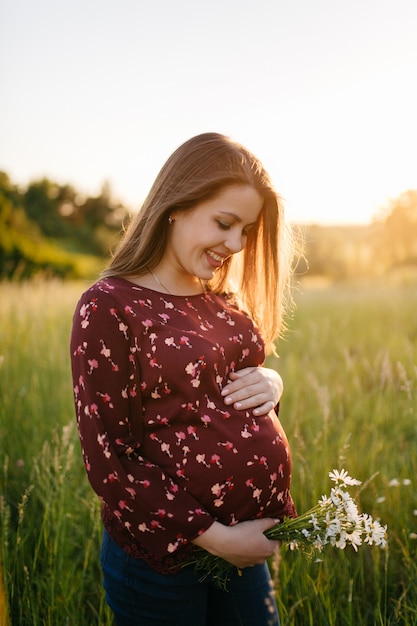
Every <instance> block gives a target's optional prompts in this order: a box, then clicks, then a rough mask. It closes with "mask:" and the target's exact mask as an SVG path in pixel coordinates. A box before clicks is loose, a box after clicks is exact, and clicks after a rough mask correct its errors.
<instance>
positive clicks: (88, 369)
mask: <svg viewBox="0 0 417 626" xmlns="http://www.w3.org/2000/svg"><path fill="white" fill-rule="evenodd" d="M128 315H129V310H128V307H127V308H126V310H125V311H123V310H121V309H120V306H119V305H118V304H117V303H115V301H114V300H113V296H112V295H111V294H109V293H101V292H99V291H95V290H94V289H91V290H90V291H88V292H86V293H85V294H84V295H83V297H82V298H81V300H80V302H79V304H78V306H77V309H76V311H75V314H74V320H73V328H72V335H71V364H72V374H73V384H74V399H75V409H76V415H77V423H78V429H79V435H80V441H81V447H82V454H83V458H84V463H85V467H86V470H87V475H88V479H89V481H90V483H91V486H92V487H93V489H94V491H95V492H96V493H97V495H98V496H99V498H100V499H101V500H102V502H104V503H105V505H106V507H107V509H108V510H109V511H110V512H111V513H112V514H113V516H115V517H116V518H117V519H118V520H119V522H120V523H121V524H122V525H123V527H124V528H125V529H126V530H127V531H128V532H129V533H130V534H131V535H132V537H133V538H134V540H135V541H137V542H138V543H140V544H141V545H142V546H143V547H144V548H145V549H146V550H148V551H149V552H150V553H152V554H153V555H154V556H155V557H156V558H159V557H163V556H164V555H166V554H167V553H173V552H175V550H176V549H177V548H178V547H179V546H180V545H181V544H184V543H188V542H189V541H190V540H192V539H194V538H195V537H197V536H198V535H199V534H201V533H202V532H204V530H207V528H209V526H211V524H212V523H213V521H214V519H213V518H212V517H211V516H210V515H209V514H208V512H207V511H205V510H204V509H202V508H201V506H200V505H199V503H198V502H197V501H196V500H195V499H194V498H193V497H192V496H191V495H190V494H189V493H188V492H187V491H185V490H184V489H183V488H181V487H179V485H178V484H177V483H176V482H175V481H174V480H172V478H170V477H169V476H167V475H166V474H165V473H164V472H163V471H162V470H161V468H159V467H158V466H156V465H155V464H153V463H151V462H149V461H148V460H147V459H146V458H144V457H143V456H142V454H141V439H142V427H141V420H142V401H141V380H140V372H139V371H138V367H139V366H138V359H137V352H138V351H139V350H140V348H139V347H138V346H137V345H136V344H137V342H136V341H135V339H134V338H133V337H131V332H130V330H129V324H127V323H126V319H127V317H126V316H128Z"/></svg>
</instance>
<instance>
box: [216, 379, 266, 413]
mask: <svg viewBox="0 0 417 626" xmlns="http://www.w3.org/2000/svg"><path fill="white" fill-rule="evenodd" d="M270 397H271V396H268V395H267V394H265V392H264V391H263V390H262V389H259V387H258V386H256V385H253V386H252V387H244V388H243V389H239V391H235V392H234V393H230V394H229V395H228V396H226V397H225V399H224V401H225V404H227V405H230V404H233V405H236V404H239V406H238V407H237V406H235V408H238V409H252V408H253V407H255V406H259V405H260V404H263V403H264V402H266V401H267V400H269V399H270Z"/></svg>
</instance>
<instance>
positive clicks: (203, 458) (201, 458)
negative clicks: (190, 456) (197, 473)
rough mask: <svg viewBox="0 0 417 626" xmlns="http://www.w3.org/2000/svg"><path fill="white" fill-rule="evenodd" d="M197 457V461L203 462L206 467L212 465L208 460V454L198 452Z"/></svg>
mask: <svg viewBox="0 0 417 626" xmlns="http://www.w3.org/2000/svg"><path fill="white" fill-rule="evenodd" d="M195 459H196V461H197V463H201V464H202V465H204V466H205V467H210V465H209V464H208V463H207V462H206V455H205V454H197V456H196V457H195ZM213 493H214V492H213Z"/></svg>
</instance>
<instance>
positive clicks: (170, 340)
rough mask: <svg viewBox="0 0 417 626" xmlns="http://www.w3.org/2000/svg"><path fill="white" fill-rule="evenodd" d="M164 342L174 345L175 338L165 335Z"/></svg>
mask: <svg viewBox="0 0 417 626" xmlns="http://www.w3.org/2000/svg"><path fill="white" fill-rule="evenodd" d="M165 344H166V345H167V346H175V339H174V337H167V338H166V339H165Z"/></svg>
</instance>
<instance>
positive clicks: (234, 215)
mask: <svg viewBox="0 0 417 626" xmlns="http://www.w3.org/2000/svg"><path fill="white" fill-rule="evenodd" d="M219 213H221V214H222V215H228V216H229V217H231V218H233V219H234V220H235V222H238V224H240V223H241V222H242V218H241V217H239V215H236V213H232V212H231V211H219ZM256 223H257V222H251V223H250V224H246V226H255V224H256Z"/></svg>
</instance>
